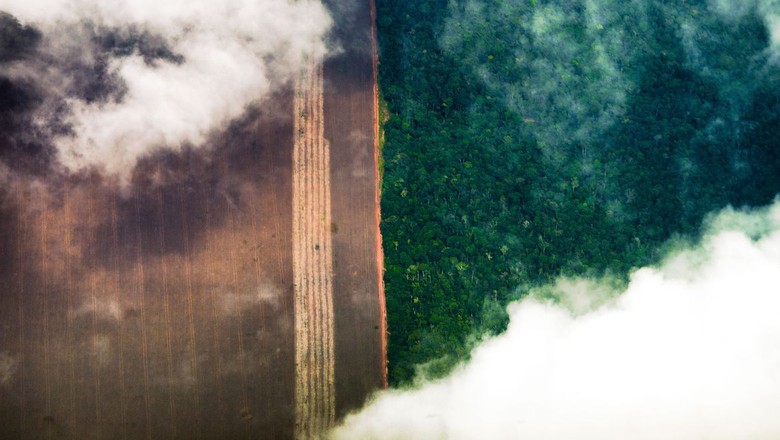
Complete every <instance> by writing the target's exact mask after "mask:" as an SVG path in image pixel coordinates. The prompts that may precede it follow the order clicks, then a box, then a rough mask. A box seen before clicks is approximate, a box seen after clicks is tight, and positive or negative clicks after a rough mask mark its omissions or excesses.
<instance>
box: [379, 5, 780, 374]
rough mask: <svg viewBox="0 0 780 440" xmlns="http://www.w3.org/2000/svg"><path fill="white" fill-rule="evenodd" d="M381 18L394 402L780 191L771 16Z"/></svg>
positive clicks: (411, 9) (523, 12)
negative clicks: (423, 379) (547, 294)
mask: <svg viewBox="0 0 780 440" xmlns="http://www.w3.org/2000/svg"><path fill="white" fill-rule="evenodd" d="M377 4H378V5H377V6H378V16H377V23H378V29H379V33H378V34H379V46H380V61H381V64H380V72H379V73H380V77H379V81H380V88H381V93H382V95H383V98H384V101H385V103H386V108H387V111H388V114H389V119H387V121H386V122H385V124H384V134H385V142H384V146H383V160H384V175H383V186H382V216H383V218H382V234H383V237H384V247H385V268H386V272H385V284H386V292H387V309H388V326H389V331H390V337H389V353H388V357H389V364H390V365H389V367H390V379H391V383H393V384H403V383H407V382H408V381H410V380H411V379H412V378H413V377H414V374H415V372H416V371H417V369H418V368H419V366H420V365H423V364H426V363H427V364H426V365H427V369H426V372H427V373H429V374H434V375H435V374H439V373H442V372H444V371H446V370H447V368H449V367H450V366H451V365H452V364H453V362H455V361H457V360H459V359H461V358H462V357H463V356H464V355H465V353H467V351H468V339H469V337H470V336H471V335H474V334H481V333H484V332H498V331H501V330H502V328H503V326H504V325H505V315H504V314H503V312H502V311H503V305H505V304H506V303H507V302H509V301H511V300H513V299H517V298H518V297H520V296H522V295H523V294H524V293H525V292H526V291H527V290H528V289H529V288H530V287H531V286H534V285H538V284H539V283H543V282H545V281H549V280H550V279H552V278H554V277H556V276H558V275H561V274H563V275H570V276H578V275H595V276H602V275H605V274H611V275H613V276H615V277H616V278H617V279H621V278H622V279H625V277H626V275H627V274H628V272H629V271H630V270H631V268H633V267H637V266H640V265H646V264H650V263H652V262H653V261H654V257H655V256H656V255H657V253H658V250H659V246H661V245H662V244H663V243H664V242H666V241H667V240H668V239H670V238H671V237H673V236H675V235H678V234H684V235H695V234H696V233H697V232H698V229H697V228H698V225H699V224H700V222H701V220H702V219H703V217H704V216H705V215H706V214H707V213H709V212H710V211H712V210H715V209H720V208H722V207H724V206H726V205H727V204H732V205H736V206H742V205H763V204H766V203H768V202H770V201H772V199H773V198H774V197H775V194H776V192H777V191H778V190H779V189H780V153H778V150H777V148H776V146H777V142H778V139H780V65H779V64H778V63H779V62H780V57H778V54H780V50H775V49H777V48H776V47H775V46H773V43H772V38H771V37H772V35H771V33H770V32H771V29H769V27H768V25H767V14H769V13H770V12H772V11H771V10H769V11H768V8H771V7H772V2H771V1H769V0H767V1H762V0H753V1H747V2H741V3H734V4H735V5H738V6H739V7H738V8H737V9H734V10H731V9H729V5H730V4H731V3H730V2H728V1H718V2H715V1H709V2H708V1H705V0H698V1H696V0H694V1H687V2H678V1H672V0H669V1H660V0H632V1H625V2H623V1H617V0H592V1H586V0H547V1H545V0H530V1H525V2H521V1H518V2H505V1H501V0H465V1H464V0H459V1H456V0H450V1H445V0H417V1H403V2H397V1H389V0H378V2H377Z"/></svg>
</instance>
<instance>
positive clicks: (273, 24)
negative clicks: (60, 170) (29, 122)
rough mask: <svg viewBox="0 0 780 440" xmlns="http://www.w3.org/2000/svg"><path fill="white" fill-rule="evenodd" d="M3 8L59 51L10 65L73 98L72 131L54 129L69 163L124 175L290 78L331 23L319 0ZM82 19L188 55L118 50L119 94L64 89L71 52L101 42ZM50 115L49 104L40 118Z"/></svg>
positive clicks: (88, 59)
mask: <svg viewBox="0 0 780 440" xmlns="http://www.w3.org/2000/svg"><path fill="white" fill-rule="evenodd" d="M0 10H3V11H6V12H9V13H11V14H12V15H14V16H16V17H17V18H18V19H19V20H20V21H22V22H23V23H24V24H31V25H34V26H36V27H37V28H39V29H41V31H42V33H43V36H44V41H43V45H42V49H41V50H42V52H43V53H44V55H43V58H46V60H47V62H50V61H51V60H54V63H53V64H52V65H47V68H45V69H44V68H41V65H40V60H37V62H38V63H36V60H34V59H33V60H28V61H25V62H22V63H17V64H16V65H13V66H10V67H7V71H6V72H4V73H5V74H9V75H11V76H14V77H17V78H18V77H27V78H34V79H35V82H36V83H37V84H39V85H44V86H45V87H46V88H47V89H49V91H50V92H51V93H52V94H54V95H59V97H61V98H62V97H65V98H67V100H68V101H69V104H70V105H71V107H72V112H71V113H70V114H69V115H68V117H67V119H66V120H67V122H69V123H70V124H71V125H72V126H73V128H74V129H75V136H62V135H60V136H59V137H57V139H56V144H57V147H58V155H59V159H60V160H61V162H62V163H63V164H64V165H65V166H66V168H68V169H70V170H72V171H73V170H79V169H82V168H85V167H90V166H97V167H99V168H103V169H104V170H105V171H108V172H109V173H113V174H119V175H120V176H122V177H127V173H128V172H129V170H130V169H131V167H132V166H133V165H134V164H135V162H136V160H137V159H138V158H140V157H142V156H143V155H145V154H147V153H149V152H150V151H153V150H154V149H156V148H160V147H162V146H167V147H171V148H181V146H182V145H183V144H194V145H198V144H200V143H202V142H203V141H204V140H205V137H206V136H207V135H208V134H209V132H210V131H211V130H213V129H216V128H219V127H221V126H223V124H225V123H226V122H227V121H229V120H231V119H233V118H235V117H237V116H239V115H240V114H241V113H242V112H243V111H244V110H245V108H246V106H247V105H249V104H251V103H253V102H257V101H259V100H261V99H262V98H263V97H265V96H267V95H268V93H269V92H271V91H273V90H275V89H276V88H277V87H279V86H280V85H281V84H284V83H285V82H286V81H287V80H289V79H290V78H291V75H292V74H294V72H296V71H297V69H298V68H299V67H300V66H301V65H302V63H303V62H304V60H305V59H306V58H307V57H309V58H317V57H322V56H323V55H324V54H325V52H326V47H325V42H324V39H325V36H326V34H327V32H328V30H329V28H330V26H331V19H330V17H329V15H328V13H327V10H326V9H325V7H324V6H323V5H322V3H321V2H320V1H317V0H298V1H291V0H263V1H254V0H221V1H212V0H187V1H184V0H176V1H164V2H159V1H156V0H132V1H131V0H120V1H113V2H106V1H102V0H40V1H35V2H30V1H27V0H0ZM85 23H89V25H90V26H94V28H95V29H118V30H119V31H122V32H129V30H131V29H133V30H136V31H140V32H147V33H148V34H150V35H154V36H155V37H160V38H162V41H163V42H164V43H165V44H166V45H167V47H168V48H170V49H171V51H172V52H173V53H175V54H178V55H181V56H182V57H183V60H184V61H183V62H182V63H177V62H173V61H171V60H158V61H157V62H156V63H154V64H148V63H145V62H144V60H143V59H142V57H141V55H140V54H138V53H137V51H136V53H134V54H131V55H130V56H122V57H120V56H115V55H112V56H111V57H109V65H108V68H109V72H110V73H112V74H115V75H118V77H119V78H120V79H121V80H122V81H123V82H124V85H125V86H126V92H127V93H126V94H125V96H124V97H123V99H122V100H121V101H119V102H112V101H111V100H109V101H108V102H94V101H93V102H87V100H83V99H80V98H78V97H73V96H70V97H67V96H63V95H67V93H66V90H67V87H68V85H69V84H72V83H74V82H76V81H78V80H79V78H75V77H74V76H77V75H79V74H80V73H78V72H73V71H72V70H71V69H69V66H71V65H72V64H73V63H74V58H79V59H82V60H83V61H84V63H86V64H89V63H94V60H95V59H96V57H97V54H98V53H99V52H100V51H101V49H99V48H98V47H97V45H96V44H95V41H93V39H90V37H91V34H90V33H89V32H85V31H84V29H83V27H84V26H85ZM103 55H105V53H104V54H103ZM43 111H44V112H46V111H50V109H46V108H44V110H43ZM48 117H49V115H47V114H45V113H42V114H41V115H40V118H39V120H40V123H41V124H44V125H45V124H46V123H47V122H48V121H47V118H48Z"/></svg>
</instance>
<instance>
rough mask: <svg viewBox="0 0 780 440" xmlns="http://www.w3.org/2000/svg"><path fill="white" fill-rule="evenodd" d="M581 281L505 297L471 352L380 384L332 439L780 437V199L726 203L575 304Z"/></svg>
mask: <svg viewBox="0 0 780 440" xmlns="http://www.w3.org/2000/svg"><path fill="white" fill-rule="evenodd" d="M743 231H744V232H743ZM588 284H593V282H592V281H591V282H581V283H576V282H571V281H570V280H569V281H565V282H561V283H558V285H556V286H555V287H554V289H555V290H557V292H558V296H559V297H560V298H563V299H564V300H563V301H561V302H560V303H559V304H561V305H556V304H554V303H552V302H549V301H543V300H540V299H533V298H529V299H526V300H523V301H521V302H518V303H514V304H512V305H510V307H509V314H510V317H511V321H510V325H509V328H508V329H507V331H506V333H504V334H502V335H500V336H498V337H495V338H493V339H491V340H489V341H487V342H485V343H484V344H482V345H481V346H479V347H478V348H477V349H476V350H475V351H474V352H473V354H472V359H471V361H470V362H469V363H467V364H466V365H464V366H462V367H461V368H460V369H458V370H457V371H456V372H454V373H453V374H452V375H451V376H450V377H448V378H446V379H443V380H440V381H437V382H435V383H430V384H428V385H425V386H423V387H422V388H420V389H416V390H411V391H397V390H394V391H388V392H384V393H380V394H379V395H378V396H376V398H375V399H374V400H373V402H372V403H370V404H369V405H368V406H367V407H366V408H365V409H363V410H362V411H361V412H360V413H357V414H355V415H352V416H349V417H348V418H347V419H346V423H345V425H343V426H342V427H340V428H338V429H337V430H336V431H335V432H334V433H333V434H332V435H333V437H334V438H337V439H341V438H343V439H352V438H361V439H474V438H490V439H519V438H533V439H626V438H631V439H659V438H664V439H701V438H707V439H734V438H743V439H770V438H780V419H779V418H778V417H777V414H780V319H778V316H779V314H780V288H779V287H778V286H780V203H778V204H775V205H774V206H773V207H771V208H768V209H765V210H763V211H761V212H756V213H753V214H749V213H741V212H737V211H734V210H727V211H724V212H723V213H721V214H720V215H718V216H716V217H714V218H712V219H711V220H710V221H709V233H708V234H706V235H705V238H704V239H703V241H702V242H701V243H700V244H699V245H697V246H695V247H689V248H687V249H685V250H682V251H678V252H676V253H674V254H673V255H671V256H669V257H668V259H667V260H666V261H665V262H663V264H661V265H660V266H659V267H655V268H650V267H647V268H643V269H640V270H638V271H636V272H635V273H634V274H633V276H632V278H631V282H630V284H629V286H628V287H627V289H626V290H625V291H624V292H623V293H622V294H620V295H619V296H615V297H613V298H612V299H611V300H608V301H603V298H604V289H597V290H599V292H597V297H598V298H597V301H595V303H594V304H596V305H597V304H603V305H601V306H599V307H596V308H595V310H592V311H590V312H587V313H584V314H578V313H572V311H571V310H570V307H571V306H572V305H573V307H574V308H575V309H577V308H579V307H581V306H582V305H583V304H587V303H583V302H582V301H579V300H578V301H572V300H571V298H572V297H577V296H581V295H583V286H586V287H587V286H588ZM533 296H534V294H532V297H533ZM537 298H539V296H537ZM566 298H568V300H567V299H566ZM605 302H606V303H605ZM567 305H568V306H569V307H567ZM576 311H578V310H575V312H576Z"/></svg>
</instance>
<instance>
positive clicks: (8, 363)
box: [0, 352, 19, 385]
mask: <svg viewBox="0 0 780 440" xmlns="http://www.w3.org/2000/svg"><path fill="white" fill-rule="evenodd" d="M18 363H19V361H17V360H16V358H15V357H13V356H11V355H10V354H8V353H6V352H0V385H7V384H10V383H11V381H12V380H13V378H14V375H15V374H16V366H17V365H18Z"/></svg>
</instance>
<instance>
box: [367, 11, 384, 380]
mask: <svg viewBox="0 0 780 440" xmlns="http://www.w3.org/2000/svg"><path fill="white" fill-rule="evenodd" d="M371 58H372V63H371V67H372V69H373V80H374V165H375V167H376V188H375V192H374V193H375V194H376V196H375V197H374V200H375V203H376V268H377V272H378V274H377V276H378V278H379V327H380V332H381V335H380V337H381V338H382V365H384V371H383V372H382V388H387V374H388V372H387V305H386V301H385V279H384V272H385V256H384V252H383V251H382V249H383V248H382V230H381V228H380V225H381V221H382V208H381V201H382V176H381V175H380V174H379V172H380V170H379V159H380V156H381V154H382V152H381V151H380V150H379V81H378V79H379V78H378V76H379V48H378V47H377V35H376V2H375V0H371Z"/></svg>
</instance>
